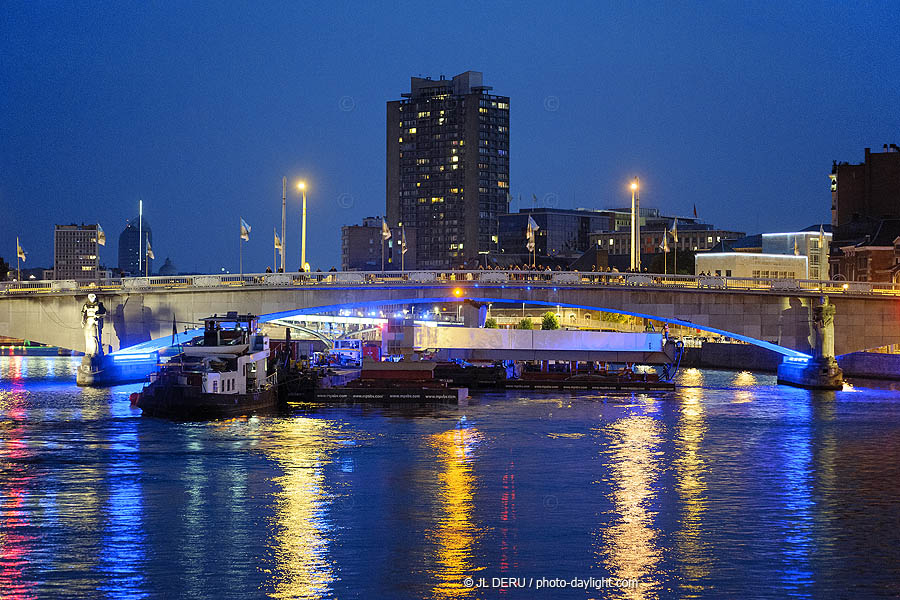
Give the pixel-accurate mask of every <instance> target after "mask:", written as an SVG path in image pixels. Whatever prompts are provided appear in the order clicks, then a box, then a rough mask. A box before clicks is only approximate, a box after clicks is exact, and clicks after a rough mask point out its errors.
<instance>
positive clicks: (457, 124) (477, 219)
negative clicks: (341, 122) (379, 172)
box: [386, 71, 509, 269]
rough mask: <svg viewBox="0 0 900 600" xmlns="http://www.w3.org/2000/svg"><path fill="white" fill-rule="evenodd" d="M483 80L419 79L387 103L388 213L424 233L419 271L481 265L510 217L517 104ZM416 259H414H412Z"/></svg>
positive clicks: (395, 222)
mask: <svg viewBox="0 0 900 600" xmlns="http://www.w3.org/2000/svg"><path fill="white" fill-rule="evenodd" d="M491 89H492V88H491V87H490V86H485V85H483V82H482V74H481V73H480V72H477V71H466V72H465V73H461V74H459V75H456V76H455V77H453V78H452V79H450V80H448V79H445V78H444V77H443V76H441V77H440V79H437V80H432V79H431V78H421V77H413V78H411V80H410V91H409V93H405V94H402V96H403V99H402V100H395V101H391V102H388V103H387V173H386V213H387V221H388V224H389V225H390V226H391V227H395V226H399V225H401V224H403V225H405V226H407V227H410V228H415V229H417V231H418V238H417V244H416V251H417V257H418V258H417V262H418V267H419V268H424V269H447V268H451V267H456V266H462V265H470V266H474V265H475V264H477V262H478V258H479V253H486V252H496V251H497V250H498V243H499V239H498V233H497V225H498V221H497V219H498V217H499V216H500V215H501V214H505V213H507V212H508V211H509V200H508V198H509V196H508V192H509V98H508V97H506V96H497V95H493V94H491V93H490V90H491ZM407 256H408V255H407Z"/></svg>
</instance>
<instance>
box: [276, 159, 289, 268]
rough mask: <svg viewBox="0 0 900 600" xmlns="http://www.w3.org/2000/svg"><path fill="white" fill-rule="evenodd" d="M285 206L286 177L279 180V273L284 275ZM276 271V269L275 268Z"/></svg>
mask: <svg viewBox="0 0 900 600" xmlns="http://www.w3.org/2000/svg"><path fill="white" fill-rule="evenodd" d="M286 206H287V177H282V178H281V272H282V273H286V272H287V271H285V269H284V222H285V216H286ZM275 271H276V272H277V271H278V268H277V267H276V268H275Z"/></svg>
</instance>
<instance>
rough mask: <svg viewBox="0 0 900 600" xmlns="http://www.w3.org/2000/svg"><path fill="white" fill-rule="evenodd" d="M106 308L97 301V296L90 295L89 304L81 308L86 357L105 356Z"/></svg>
mask: <svg viewBox="0 0 900 600" xmlns="http://www.w3.org/2000/svg"><path fill="white" fill-rule="evenodd" d="M105 314H106V307H104V306H103V303H102V302H100V301H99V300H98V299H97V294H94V293H93V292H92V293H90V294H88V297H87V302H85V303H84V305H83V306H82V307H81V328H82V329H83V330H84V354H85V356H90V357H93V356H103V316H104V315H105Z"/></svg>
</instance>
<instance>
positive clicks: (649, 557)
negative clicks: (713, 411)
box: [600, 414, 662, 598]
mask: <svg viewBox="0 0 900 600" xmlns="http://www.w3.org/2000/svg"><path fill="white" fill-rule="evenodd" d="M603 431H604V433H606V434H607V436H608V438H609V442H608V444H609V445H608V447H607V449H606V450H607V452H608V459H609V463H610V465H609V468H610V481H609V482H608V484H609V486H610V489H611V491H610V493H609V496H610V501H611V502H612V505H613V512H612V518H611V519H610V523H609V525H608V526H607V527H606V528H605V529H603V530H602V531H601V532H600V537H601V540H602V546H601V548H600V555H601V557H602V560H603V563H604V565H605V566H606V569H607V571H608V572H609V576H610V577H613V578H619V579H637V580H638V582H639V585H637V586H636V587H629V588H621V589H619V590H617V593H619V594H620V595H621V596H622V597H625V598H657V597H658V589H659V572H658V568H659V563H660V561H661V560H662V549H661V548H660V545H659V531H658V530H657V528H656V526H655V524H654V519H655V517H656V512H654V511H653V510H652V506H651V505H652V503H653V500H654V499H655V498H656V495H657V493H656V491H655V488H654V486H655V485H656V484H657V480H658V478H659V472H660V465H659V462H660V457H659V454H660V450H659V444H660V442H661V441H662V435H661V432H660V425H659V423H658V422H657V421H656V419H654V418H652V417H648V416H645V415H640V414H632V415H629V416H627V417H624V418H622V419H619V420H617V421H616V422H614V423H613V424H611V425H609V426H607V427H605V428H604V430H603ZM611 591H612V590H611Z"/></svg>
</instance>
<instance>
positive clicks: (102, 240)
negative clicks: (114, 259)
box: [97, 223, 106, 246]
mask: <svg viewBox="0 0 900 600" xmlns="http://www.w3.org/2000/svg"><path fill="white" fill-rule="evenodd" d="M97 243H98V244H99V245H101V246H105V245H106V232H105V231H103V228H102V227H100V223H97Z"/></svg>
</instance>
